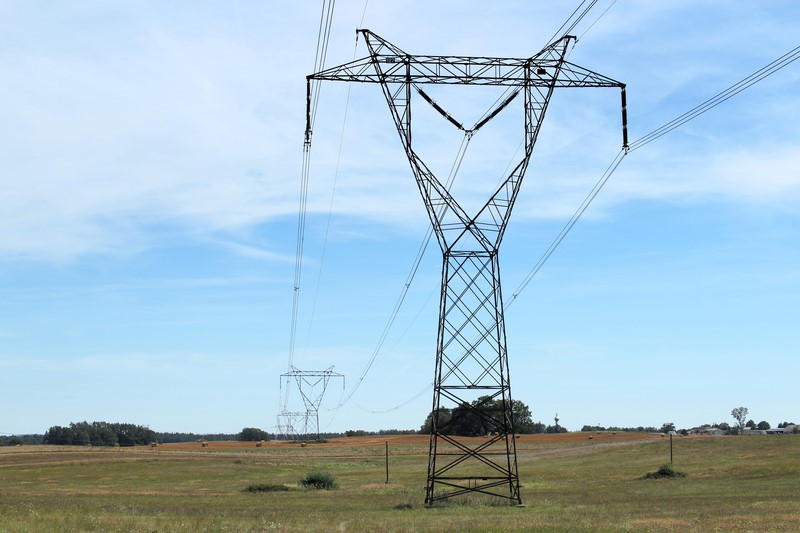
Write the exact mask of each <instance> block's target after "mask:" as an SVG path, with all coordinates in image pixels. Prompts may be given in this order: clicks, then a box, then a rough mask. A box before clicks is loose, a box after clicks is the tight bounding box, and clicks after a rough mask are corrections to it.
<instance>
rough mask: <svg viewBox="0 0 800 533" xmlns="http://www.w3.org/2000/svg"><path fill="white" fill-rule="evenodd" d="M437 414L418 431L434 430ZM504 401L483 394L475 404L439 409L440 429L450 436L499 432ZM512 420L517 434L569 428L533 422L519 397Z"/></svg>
mask: <svg viewBox="0 0 800 533" xmlns="http://www.w3.org/2000/svg"><path fill="white" fill-rule="evenodd" d="M433 416H434V413H433V411H431V413H429V414H428V417H427V418H426V419H425V422H424V423H423V424H422V427H420V428H419V433H422V434H426V433H430V432H431V426H432V425H433ZM502 417H503V403H502V400H493V399H491V397H490V396H481V397H480V398H478V399H477V400H475V401H473V402H472V403H469V404H468V403H464V404H462V405H459V406H457V407H454V408H453V409H449V408H446V407H443V408H440V409H439V411H438V418H439V426H438V427H439V431H440V432H441V433H445V434H448V435H459V436H462V437H477V436H481V435H488V434H490V433H493V432H496V431H497V429H498V427H497V421H498V420H502ZM511 421H512V427H513V429H514V432H515V433H566V432H567V429H566V428H564V427H561V426H559V425H558V424H556V425H553V426H546V425H545V424H543V423H541V422H533V420H532V419H531V410H530V408H529V407H528V406H527V405H525V404H524V403H522V402H521V401H519V400H512V401H511Z"/></svg>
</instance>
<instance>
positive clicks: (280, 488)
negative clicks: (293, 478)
mask: <svg viewBox="0 0 800 533" xmlns="http://www.w3.org/2000/svg"><path fill="white" fill-rule="evenodd" d="M244 490H245V491H246V492H286V491H288V490H289V487H287V486H286V485H273V484H271V483H251V484H249V485H248V486H247V488H246V489H244Z"/></svg>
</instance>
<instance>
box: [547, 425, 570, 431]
mask: <svg viewBox="0 0 800 533" xmlns="http://www.w3.org/2000/svg"><path fill="white" fill-rule="evenodd" d="M544 431H545V433H567V428H565V427H564V426H562V425H556V424H554V425H552V426H547V427H546V428H545V430H544Z"/></svg>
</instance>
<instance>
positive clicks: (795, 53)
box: [630, 46, 800, 150]
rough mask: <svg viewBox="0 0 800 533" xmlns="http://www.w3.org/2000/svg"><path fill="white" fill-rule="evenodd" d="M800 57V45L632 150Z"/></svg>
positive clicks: (657, 129)
mask: <svg viewBox="0 0 800 533" xmlns="http://www.w3.org/2000/svg"><path fill="white" fill-rule="evenodd" d="M798 57H800V46H798V47H797V48H794V49H792V50H790V51H789V52H786V53H785V54H784V55H782V56H781V57H779V58H778V59H776V60H775V61H772V62H771V63H769V64H768V65H765V66H763V67H761V68H760V69H758V70H757V71H755V72H753V73H752V74H750V75H749V76H747V77H746V78H744V79H743V80H741V81H739V82H738V83H735V84H733V85H731V86H730V87H728V88H727V89H725V90H724V91H722V92H721V93H719V94H717V95H716V96H713V97H711V98H709V99H708V100H706V101H705V102H703V103H702V104H700V105H698V106H696V107H693V108H692V109H690V110H689V111H687V112H686V113H684V114H682V115H680V116H679V117H676V118H674V119H672V120H670V121H669V122H667V123H666V124H664V125H663V126H661V127H660V128H656V129H654V130H653V131H651V132H650V133H648V134H647V135H645V136H644V137H642V138H641V139H637V140H636V141H634V142H632V143H631V144H630V150H637V149H639V148H641V147H642V146H645V145H646V144H648V143H650V142H653V141H654V140H656V139H658V138H659V137H661V136H662V135H665V134H667V133H669V132H670V131H672V130H674V129H675V128H677V127H679V126H682V125H683V124H686V123H687V122H689V121H690V120H692V119H694V118H696V117H698V116H700V115H702V114H703V113H705V112H706V111H708V110H710V109H713V108H715V107H716V106H718V105H719V104H721V103H722V102H724V101H725V100H728V99H729V98H732V97H733V96H735V95H737V94H739V93H740V92H742V91H744V90H745V89H747V88H748V87H750V86H752V85H754V84H756V83H758V82H759V81H761V80H763V79H764V78H766V77H767V76H771V75H772V74H774V73H775V72H777V71H779V70H781V69H782V68H784V67H785V66H786V65H789V64H790V63H792V62H793V61H796V60H797V58H798Z"/></svg>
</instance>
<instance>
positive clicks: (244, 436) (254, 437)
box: [239, 428, 269, 442]
mask: <svg viewBox="0 0 800 533" xmlns="http://www.w3.org/2000/svg"><path fill="white" fill-rule="evenodd" d="M239 440H241V441H248V442H258V441H262V440H269V433H267V432H266V431H264V430H263V429H259V428H244V429H242V431H241V432H240V433H239Z"/></svg>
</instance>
